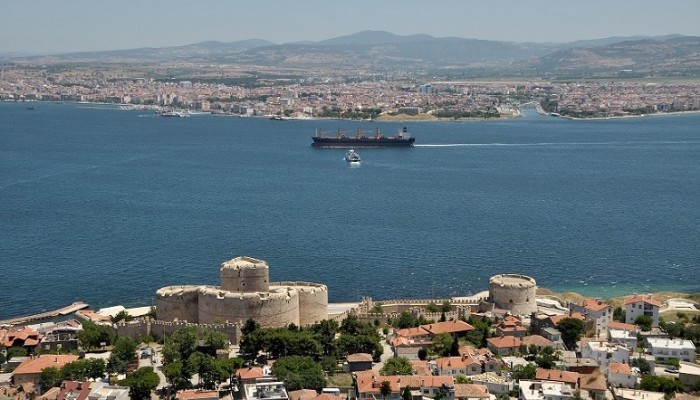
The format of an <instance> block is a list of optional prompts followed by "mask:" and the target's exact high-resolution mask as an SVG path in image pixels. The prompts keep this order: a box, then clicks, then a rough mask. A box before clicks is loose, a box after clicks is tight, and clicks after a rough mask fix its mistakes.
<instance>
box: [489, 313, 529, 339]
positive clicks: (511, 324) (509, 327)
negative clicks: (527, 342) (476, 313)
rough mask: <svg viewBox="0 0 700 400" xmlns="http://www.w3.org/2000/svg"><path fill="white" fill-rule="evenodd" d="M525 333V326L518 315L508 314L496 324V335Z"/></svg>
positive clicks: (523, 334) (520, 335)
mask: <svg viewBox="0 0 700 400" xmlns="http://www.w3.org/2000/svg"><path fill="white" fill-rule="evenodd" d="M525 335H527V327H526V326H523V321H522V320H521V319H520V317H515V316H512V315H508V316H506V317H505V318H503V320H502V321H501V322H500V323H499V324H498V325H497V326H496V336H517V337H523V336H525Z"/></svg>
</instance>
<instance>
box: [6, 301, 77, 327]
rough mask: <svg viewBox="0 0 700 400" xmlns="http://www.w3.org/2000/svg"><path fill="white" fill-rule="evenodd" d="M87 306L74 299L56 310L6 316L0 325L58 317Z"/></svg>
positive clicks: (19, 323)
mask: <svg viewBox="0 0 700 400" xmlns="http://www.w3.org/2000/svg"><path fill="white" fill-rule="evenodd" d="M88 307H90V305H89V304H87V303H84V302H82V301H76V302H75V303H72V304H70V305H67V306H65V307H61V308H58V309H56V310H52V311H46V312H43V313H39V314H33V315H26V316H24V317H15V318H8V319H4V320H0V326H2V325H21V324H26V323H27V322H31V321H38V320H42V319H48V318H54V317H59V316H61V315H67V314H72V313H74V312H76V311H78V310H82V309H83V308H88Z"/></svg>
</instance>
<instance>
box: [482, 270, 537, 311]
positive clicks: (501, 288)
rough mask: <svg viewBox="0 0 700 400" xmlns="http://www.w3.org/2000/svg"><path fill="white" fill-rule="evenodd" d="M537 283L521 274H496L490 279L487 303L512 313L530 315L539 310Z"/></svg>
mask: <svg viewBox="0 0 700 400" xmlns="http://www.w3.org/2000/svg"><path fill="white" fill-rule="evenodd" d="M536 294H537V283H536V282H535V280H534V279H533V278H531V277H529V276H525V275H519V274H501V275H494V276H492V277H491V279H489V298H488V300H487V303H491V304H493V305H494V306H495V307H496V308H500V309H502V310H507V311H509V312H510V313H511V314H516V315H529V314H530V313H533V312H536V311H537V298H536Z"/></svg>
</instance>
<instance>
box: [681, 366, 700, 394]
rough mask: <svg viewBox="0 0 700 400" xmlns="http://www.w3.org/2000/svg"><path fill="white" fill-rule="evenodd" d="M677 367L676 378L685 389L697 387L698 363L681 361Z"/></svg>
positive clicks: (698, 377)
mask: <svg viewBox="0 0 700 400" xmlns="http://www.w3.org/2000/svg"><path fill="white" fill-rule="evenodd" d="M679 364H680V368H679V369H678V380H679V381H680V382H681V383H682V384H683V385H684V386H685V387H686V389H692V388H697V387H698V386H697V385H698V382H700V365H698V364H695V363H689V362H686V361H681V362H680V363H679Z"/></svg>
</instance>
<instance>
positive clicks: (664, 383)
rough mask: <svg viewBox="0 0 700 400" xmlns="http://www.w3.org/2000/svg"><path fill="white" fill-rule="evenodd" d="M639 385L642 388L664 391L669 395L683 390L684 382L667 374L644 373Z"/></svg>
mask: <svg viewBox="0 0 700 400" xmlns="http://www.w3.org/2000/svg"><path fill="white" fill-rule="evenodd" d="M639 387H640V388H641V389H642V390H649V391H652V392H664V393H665V394H667V395H671V394H673V393H676V392H683V384H682V383H681V382H679V381H677V380H675V379H671V378H668V377H665V376H654V375H644V376H642V380H641V382H640V385H639Z"/></svg>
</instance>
